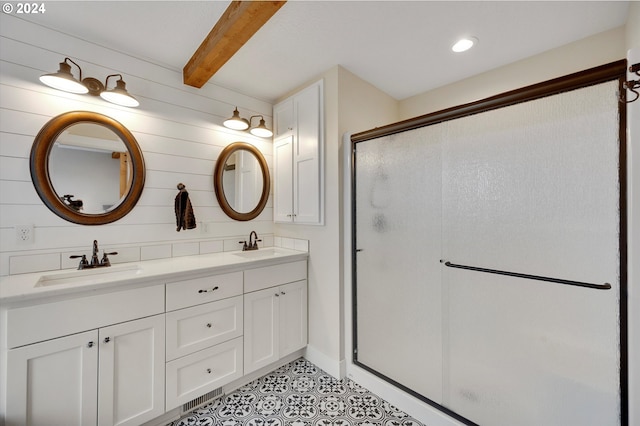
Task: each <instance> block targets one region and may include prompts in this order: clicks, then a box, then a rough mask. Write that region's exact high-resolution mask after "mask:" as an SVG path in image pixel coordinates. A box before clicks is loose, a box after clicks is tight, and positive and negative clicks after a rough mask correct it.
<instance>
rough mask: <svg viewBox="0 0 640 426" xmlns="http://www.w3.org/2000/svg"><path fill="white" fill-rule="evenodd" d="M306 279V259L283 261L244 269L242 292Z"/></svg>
mask: <svg viewBox="0 0 640 426" xmlns="http://www.w3.org/2000/svg"><path fill="white" fill-rule="evenodd" d="M305 279H307V261H306V260H300V261H297V262H291V263H283V264H281V265H273V266H265V267H263V268H255V269H247V270H246V271H244V292H245V293H250V292H252V291H257V290H262V289H265V288H269V287H273V286H276V285H282V284H287V283H292V282H294V281H300V280H305Z"/></svg>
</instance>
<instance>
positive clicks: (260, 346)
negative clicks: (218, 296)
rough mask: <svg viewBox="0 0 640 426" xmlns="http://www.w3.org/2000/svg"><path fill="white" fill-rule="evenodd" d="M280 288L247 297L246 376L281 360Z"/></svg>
mask: <svg viewBox="0 0 640 426" xmlns="http://www.w3.org/2000/svg"><path fill="white" fill-rule="evenodd" d="M278 299H279V293H278V289H277V288H275V287H273V288H268V289H265V290H260V291H255V292H253V293H248V294H245V295H244V315H245V317H244V324H245V328H244V373H245V374H247V373H250V372H252V371H255V370H257V369H258V368H261V367H264V366H266V365H268V364H270V363H272V362H274V361H277V360H278V341H279V333H280V327H279V325H278V317H279V312H278V311H279V304H278Z"/></svg>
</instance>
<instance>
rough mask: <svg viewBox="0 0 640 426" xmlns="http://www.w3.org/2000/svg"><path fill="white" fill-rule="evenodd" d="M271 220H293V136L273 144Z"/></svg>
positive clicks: (277, 140)
mask: <svg viewBox="0 0 640 426" xmlns="http://www.w3.org/2000/svg"><path fill="white" fill-rule="evenodd" d="M273 159H274V160H273V161H274V178H273V218H274V221H276V222H291V221H292V220H293V165H292V161H293V136H291V135H287V136H285V137H283V138H280V139H276V140H275V141H274V142H273Z"/></svg>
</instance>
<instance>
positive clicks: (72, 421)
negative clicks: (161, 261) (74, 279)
mask: <svg viewBox="0 0 640 426" xmlns="http://www.w3.org/2000/svg"><path fill="white" fill-rule="evenodd" d="M139 305H144V306H145V307H144V308H140V306H139ZM163 311H164V297H163V292H162V288H160V287H149V288H143V289H135V290H127V291H122V292H115V293H108V294H101V295H95V296H88V297H80V298H75V299H67V300H61V301H57V302H51V303H44V304H36V305H31V306H25V307H18V308H16V309H10V310H8V312H7V322H8V324H7V325H8V327H7V329H8V333H7V337H8V342H9V345H10V347H12V349H10V350H9V351H8V353H7V363H8V364H7V366H8V367H7V390H8V391H7V406H6V419H5V422H6V425H47V426H50V425H78V426H85V425H122V426H124V425H138V424H140V423H143V422H145V421H148V420H151V419H154V418H155V417H158V416H159V415H161V414H163V413H164V374H163V373H164V364H165V352H164V342H165V335H164V334H165V333H164V330H165V327H164V315H152V316H149V317H145V318H140V319H135V320H132V317H134V318H137V317H139V316H143V315H145V314H160V313H163ZM120 321H121V322H120ZM113 323H117V324H113ZM108 324H113V325H108ZM96 326H97V328H95V327H96ZM84 330H87V331H84ZM69 331H71V332H73V334H70V335H65V334H67V333H68V332H69ZM34 339H35V340H34ZM40 339H43V340H42V341H39V340H40ZM25 342H26V344H24V345H22V346H17V347H14V346H15V345H17V344H22V343H25Z"/></svg>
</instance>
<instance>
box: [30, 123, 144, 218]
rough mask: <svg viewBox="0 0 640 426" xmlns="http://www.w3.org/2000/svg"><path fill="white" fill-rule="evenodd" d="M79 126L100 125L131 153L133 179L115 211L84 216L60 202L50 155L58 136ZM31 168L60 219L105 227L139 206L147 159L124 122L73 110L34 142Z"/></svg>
mask: <svg viewBox="0 0 640 426" xmlns="http://www.w3.org/2000/svg"><path fill="white" fill-rule="evenodd" d="M80 123H88V124H97V125H100V126H104V127H106V128H107V129H109V130H111V131H112V132H114V133H115V134H116V135H117V136H118V137H119V138H120V140H121V141H122V142H123V143H124V145H125V147H126V148H127V150H128V151H129V154H130V158H131V167H132V172H131V174H132V176H131V185H130V187H129V191H128V192H127V194H126V195H125V196H124V198H122V199H121V201H120V203H119V204H118V205H117V206H116V207H115V208H113V210H110V211H107V212H105V213H95V214H94V213H83V212H80V211H77V210H74V209H72V208H70V207H69V206H68V205H67V204H65V203H64V202H63V201H62V200H61V198H60V196H59V195H58V194H57V193H56V191H55V189H54V187H53V185H52V183H51V176H50V174H49V154H50V153H51V150H52V148H53V146H54V144H55V142H56V140H57V138H58V136H60V134H61V133H62V132H64V131H65V130H66V129H68V128H69V127H70V126H73V125H74V124H80ZM29 166H30V169H31V180H32V181H33V185H34V186H35V189H36V192H37V193H38V195H39V196H40V199H42V201H43V202H44V204H45V205H46V206H47V207H48V208H49V209H50V210H51V211H52V212H53V213H55V214H56V215H58V216H60V217H61V218H63V219H65V220H67V221H69V222H73V223H77V224H80V225H103V224H106V223H111V222H115V221H116V220H118V219H121V218H122V217H124V216H125V215H126V214H128V213H129V212H130V211H131V210H132V209H133V207H134V206H135V205H136V203H137V202H138V200H139V199H140V195H141V194H142V190H143V188H144V180H145V165H144V158H143V157H142V151H141V150H140V147H139V146H138V143H137V142H136V139H135V138H134V136H133V135H132V134H131V132H130V131H129V130H128V129H127V128H126V127H125V126H123V125H122V124H121V123H119V122H118V121H116V120H114V119H113V118H111V117H108V116H106V115H102V114H99V113H96V112H90V111H71V112H66V113H64V114H60V115H58V116H56V117H54V118H52V119H51V120H49V121H48V122H47V123H46V124H45V125H44V126H43V127H42V129H40V132H38V135H37V136H36V138H35V140H34V142H33V146H32V147H31V158H30V162H29ZM80 178H82V177H80Z"/></svg>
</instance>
